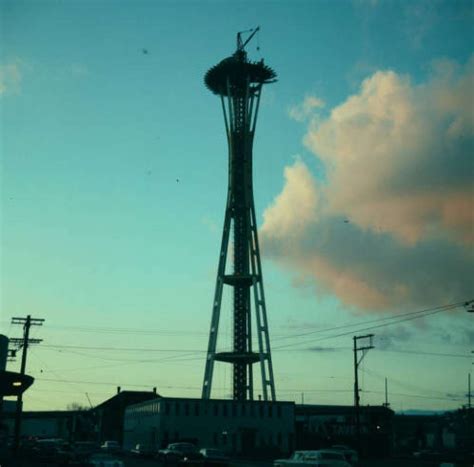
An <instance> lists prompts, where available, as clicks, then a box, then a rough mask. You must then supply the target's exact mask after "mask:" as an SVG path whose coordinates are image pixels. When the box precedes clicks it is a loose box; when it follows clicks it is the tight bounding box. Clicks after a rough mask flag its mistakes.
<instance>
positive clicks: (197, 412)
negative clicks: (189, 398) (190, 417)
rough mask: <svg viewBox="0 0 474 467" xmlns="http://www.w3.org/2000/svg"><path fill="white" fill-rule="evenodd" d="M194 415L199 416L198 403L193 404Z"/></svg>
mask: <svg viewBox="0 0 474 467" xmlns="http://www.w3.org/2000/svg"><path fill="white" fill-rule="evenodd" d="M194 415H199V402H196V403H195V404H194Z"/></svg>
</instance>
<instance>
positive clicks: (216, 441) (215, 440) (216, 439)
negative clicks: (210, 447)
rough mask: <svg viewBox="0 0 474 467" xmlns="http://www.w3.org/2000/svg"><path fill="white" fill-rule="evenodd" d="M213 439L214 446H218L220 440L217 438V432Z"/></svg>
mask: <svg viewBox="0 0 474 467" xmlns="http://www.w3.org/2000/svg"><path fill="white" fill-rule="evenodd" d="M213 441H214V446H217V445H218V444H219V441H218V438H217V433H214V435H213Z"/></svg>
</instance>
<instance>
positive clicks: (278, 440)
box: [277, 432, 282, 447]
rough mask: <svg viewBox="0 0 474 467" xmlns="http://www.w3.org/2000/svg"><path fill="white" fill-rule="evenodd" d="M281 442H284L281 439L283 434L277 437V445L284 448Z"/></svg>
mask: <svg viewBox="0 0 474 467" xmlns="http://www.w3.org/2000/svg"><path fill="white" fill-rule="evenodd" d="M281 442H282V437H281V432H279V433H278V435H277V444H278V447H282V446H281Z"/></svg>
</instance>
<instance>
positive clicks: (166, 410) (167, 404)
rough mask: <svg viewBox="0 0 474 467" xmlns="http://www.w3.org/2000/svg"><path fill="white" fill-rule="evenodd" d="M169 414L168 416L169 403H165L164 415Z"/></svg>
mask: <svg viewBox="0 0 474 467" xmlns="http://www.w3.org/2000/svg"><path fill="white" fill-rule="evenodd" d="M169 414H170V403H169V402H166V404H165V415H169Z"/></svg>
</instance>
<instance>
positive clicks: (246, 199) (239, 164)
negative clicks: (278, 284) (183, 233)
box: [202, 28, 276, 401]
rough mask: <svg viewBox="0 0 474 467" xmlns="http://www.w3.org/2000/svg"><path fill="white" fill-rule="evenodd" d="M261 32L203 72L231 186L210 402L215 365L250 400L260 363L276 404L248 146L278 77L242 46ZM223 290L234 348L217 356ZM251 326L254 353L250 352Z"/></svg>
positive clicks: (266, 391) (206, 385) (208, 380)
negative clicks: (219, 123) (228, 294)
mask: <svg viewBox="0 0 474 467" xmlns="http://www.w3.org/2000/svg"><path fill="white" fill-rule="evenodd" d="M258 30H259V28H256V29H254V30H250V31H246V32H247V33H249V36H248V38H247V39H246V40H245V41H244V40H243V39H242V34H243V33H238V34H237V49H236V51H235V52H234V54H233V55H231V56H230V57H227V58H225V59H224V60H222V61H221V62H220V63H218V64H217V65H215V66H214V67H212V68H211V69H210V70H208V71H207V73H206V75H205V77H204V81H205V84H206V86H207V88H208V89H209V90H210V91H212V92H213V93H214V94H216V95H218V96H220V98H221V104H222V110H223V113H224V123H225V130H226V134H227V141H228V150H229V186H228V192H227V204H226V209H225V218H224V230H223V233H222V243H221V249H220V255H219V265H218V269H217V280H216V288H215V294H214V302H213V305H212V319H211V329H210V334H209V344H208V350H207V358H206V367H205V373H204V382H203V388H202V398H203V399H210V398H211V390H212V377H213V371H214V364H215V362H216V361H218V362H224V363H230V364H231V365H232V367H233V399H234V400H241V401H242V400H253V398H254V378H253V365H254V364H255V363H260V370H261V378H262V395H263V399H264V400H272V401H274V400H275V383H274V379H273V367H272V358H271V352H270V337H269V332H268V320H267V311H266V306H265V295H264V289H263V276H262V265H261V260H260V250H259V245H258V236H257V222H256V216H255V206H254V200H253V182H252V146H253V140H254V135H255V127H256V123H257V116H258V109H259V105H260V97H261V93H262V88H263V85H264V84H269V83H273V82H275V81H276V73H275V72H274V71H273V70H272V69H271V68H270V67H268V66H266V65H265V64H264V63H263V60H261V61H259V62H252V61H249V59H248V57H247V52H246V51H245V47H246V45H247V44H248V43H249V42H250V40H251V39H252V38H253V37H254V36H255V34H256V33H257V32H258ZM231 232H232V235H233V248H232V252H233V253H232V254H233V258H232V259H233V261H232V264H233V271H227V269H226V264H227V257H228V250H229V239H230V235H231ZM224 286H230V287H232V289H233V303H232V307H233V308H232V318H233V329H232V334H233V347H232V350H231V351H228V352H217V351H216V346H217V337H218V330H219V319H220V313H221V303H222V295H223V289H224ZM252 323H254V328H255V332H256V334H257V339H256V341H257V343H258V350H257V351H255V350H254V349H253V348H252Z"/></svg>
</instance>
